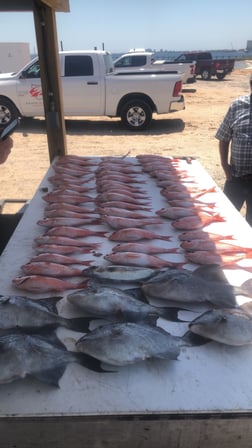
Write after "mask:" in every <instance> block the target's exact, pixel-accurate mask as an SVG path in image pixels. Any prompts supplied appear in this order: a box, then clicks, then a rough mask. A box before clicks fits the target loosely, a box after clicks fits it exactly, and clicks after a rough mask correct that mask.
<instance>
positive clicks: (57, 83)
mask: <svg viewBox="0 0 252 448" xmlns="http://www.w3.org/2000/svg"><path fill="white" fill-rule="evenodd" d="M33 14H34V23H35V31H36V38H37V45H38V53H39V64H40V75H41V84H42V92H43V101H44V111H45V120H46V128H47V140H48V148H49V158H50V161H51V162H52V160H53V159H54V158H55V157H56V156H60V155H65V154H66V153H67V148H66V134H65V120H64V109H63V100H62V98H63V95H62V87H61V76H60V74H61V73H60V63H59V56H58V53H59V49H58V42H57V28H56V18H55V11H54V10H53V9H52V8H50V7H48V6H47V5H45V3H44V2H42V1H41V0H35V1H34V9H33Z"/></svg>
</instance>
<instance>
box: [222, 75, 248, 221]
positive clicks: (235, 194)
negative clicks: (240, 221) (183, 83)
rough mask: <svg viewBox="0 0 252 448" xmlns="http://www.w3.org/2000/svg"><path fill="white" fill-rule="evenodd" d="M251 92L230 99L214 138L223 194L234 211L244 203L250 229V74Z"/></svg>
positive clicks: (239, 208)
mask: <svg viewBox="0 0 252 448" xmlns="http://www.w3.org/2000/svg"><path fill="white" fill-rule="evenodd" d="M249 82H250V91H251V93H250V94H248V95H245V96H240V97H238V98H237V99H236V100H234V101H233V102H232V103H231V105H230V107H229V109H228V111H227V113H226V115H225V117H224V119H223V121H222V123H221V125H220V127H219V129H218V130H217V132H216V135H215V137H216V138H217V139H218V140H219V153H220V160H221V166H222V168H223V170H224V173H225V176H226V181H225V184H224V190H223V191H224V193H225V195H226V196H227V197H228V198H229V200H230V201H231V202H232V203H233V205H234V206H235V207H236V209H237V210H239V211H240V210H241V208H242V206H243V204H244V203H245V204H246V220H247V221H248V223H249V224H250V225H251V226H252V101H251V100H252V75H251V76H250V80H249Z"/></svg>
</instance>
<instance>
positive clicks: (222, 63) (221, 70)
mask: <svg viewBox="0 0 252 448" xmlns="http://www.w3.org/2000/svg"><path fill="white" fill-rule="evenodd" d="M176 61H178V62H189V61H195V62H196V67H195V74H196V76H198V75H200V76H201V78H202V79H204V80H205V81H207V80H209V79H210V78H211V77H212V76H216V78H217V79H224V78H225V76H226V75H227V74H228V73H231V72H232V70H233V68H234V63H235V60H234V59H214V58H213V56H212V53H211V52H209V51H190V52H186V53H182V54H181V55H179V56H178V57H177V58H176Z"/></svg>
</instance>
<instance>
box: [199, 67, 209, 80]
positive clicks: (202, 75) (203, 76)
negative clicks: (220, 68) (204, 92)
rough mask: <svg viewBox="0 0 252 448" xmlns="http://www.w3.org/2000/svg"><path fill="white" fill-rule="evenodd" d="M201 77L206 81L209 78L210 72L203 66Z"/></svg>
mask: <svg viewBox="0 0 252 448" xmlns="http://www.w3.org/2000/svg"><path fill="white" fill-rule="evenodd" d="M201 78H202V79H204V81H208V80H209V79H210V78H211V73H210V70H209V69H208V68H204V69H203V70H202V72H201Z"/></svg>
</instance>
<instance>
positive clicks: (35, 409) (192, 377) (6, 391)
mask: <svg viewBox="0 0 252 448" xmlns="http://www.w3.org/2000/svg"><path fill="white" fill-rule="evenodd" d="M186 165H187V164H186V162H185V166H186ZM187 168H188V170H191V172H192V173H197V177H198V178H199V179H200V180H201V181H202V185H204V186H205V187H207V186H212V185H213V180H212V179H211V178H210V177H209V176H208V174H207V173H206V172H205V170H204V169H203V168H202V166H201V165H200V163H198V162H197V161H193V163H192V164H191V165H187ZM51 174H52V167H51V168H50V169H49V172H48V173H47V175H46V176H45V178H44V180H43V181H42V183H41V185H40V187H39V188H38V191H37V193H36V195H35V197H34V198H33V199H32V201H31V203H30V205H29V207H28V209H27V211H26V212H25V214H24V217H23V219H22V220H21V222H20V224H19V226H18V228H17V229H16V232H15V234H14V236H13V237H12V239H11V241H10V242H9V244H8V246H7V248H6V250H5V251H4V253H3V254H2V256H1V260H0V284H1V291H0V293H1V294H13V295H27V296H28V297H34V295H33V294H32V293H27V294H26V293H24V291H20V290H17V289H16V288H15V287H14V286H12V283H11V280H12V279H13V278H14V277H16V276H18V275H20V274H21V271H20V266H21V265H22V264H24V263H27V262H28V261H29V259H30V258H31V256H32V255H34V254H35V250H34V248H33V247H32V245H33V240H34V237H35V236H36V235H39V234H42V233H43V231H44V230H43V228H42V227H40V226H38V225H37V224H36V223H37V221H38V219H41V218H42V217H43V207H44V205H45V202H44V201H43V200H42V196H43V195H44V194H45V192H44V191H42V190H43V189H44V188H45V187H49V189H52V186H51V184H49V183H48V181H47V178H48V176H49V175H51ZM145 188H146V186H145ZM148 189H149V191H150V192H151V194H152V197H153V204H154V203H155V210H158V209H160V208H161V207H162V206H165V200H164V198H162V197H161V196H160V195H159V191H158V189H157V188H156V187H155V184H154V181H152V180H150V181H149V183H148ZM208 196H209V198H210V199H209V202H210V201H211V202H212V201H213V198H214V200H215V201H216V202H217V204H218V205H219V207H220V210H221V213H222V214H223V215H224V214H225V215H226V217H227V222H226V223H219V224H211V225H210V226H209V230H210V231H211V232H217V233H220V232H223V234H233V235H235V236H236V237H237V239H238V240H239V241H240V243H241V244H242V243H243V244H246V245H249V242H251V243H250V244H251V245H252V231H251V228H250V227H249V226H248V224H247V223H246V222H245V220H244V219H243V218H242V217H241V215H240V214H239V213H238V212H237V211H236V210H235V209H234V208H233V206H232V205H231V204H230V203H229V201H227V199H226V198H225V197H224V195H223V194H222V192H221V191H220V190H218V191H217V193H209V194H208V195H206V198H205V199H206V201H207V200H208ZM167 226H169V234H172V232H173V235H174V239H176V238H177V236H176V232H175V231H173V230H172V228H171V226H170V223H169V222H168V220H167V221H166V223H165V227H164V233H165V232H167ZM159 227H160V226H159ZM97 228H98V227H97ZM99 228H101V226H100V227H99ZM152 230H153V228H152ZM158 230H159V231H160V228H159V229H158ZM167 233H168V232H167ZM110 244H111V243H110ZM162 244H163V243H162ZM172 245H173V247H174V240H173V243H171V246H172ZM105 249H106V248H105V246H104V248H103V250H105ZM176 257H178V259H179V257H180V256H176ZM97 262H99V263H104V260H103V258H99V259H97V258H96V259H95V263H96V264H97ZM251 275H252V274H249V273H248V272H246V271H243V270H240V269H238V270H237V271H230V273H228V272H227V276H230V282H231V283H232V284H236V285H240V284H241V283H242V282H243V281H244V280H246V279H248V278H250V277H251ZM48 295H50V294H41V297H46V296H48ZM36 297H40V295H36ZM64 300H65V299H63V301H62V305H61V308H60V309H61V312H62V313H63V314H64V315H66V316H68V315H69V309H68V307H67V305H66V303H65V301H64ZM159 325H160V326H163V327H164V328H165V329H168V330H169V331H170V332H171V333H172V334H174V335H182V334H184V332H185V331H186V330H187V324H185V323H171V322H168V321H164V320H162V319H159ZM58 334H59V336H60V337H61V339H62V340H63V341H64V342H65V343H66V344H68V345H69V346H71V345H72V344H73V341H74V339H76V338H79V337H80V336H81V335H80V334H79V333H74V332H70V331H68V330H66V329H59V330H58ZM251 371H252V347H251V346H248V347H230V346H226V345H221V344H218V343H214V342H212V343H209V344H207V345H204V346H201V347H194V348H192V347H190V348H183V349H182V350H181V354H180V356H179V359H178V360H177V361H155V362H146V363H139V364H135V365H131V366H128V367H121V368H118V371H117V372H116V373H94V372H91V371H88V370H87V369H85V368H83V367H81V366H80V365H77V364H71V365H68V366H67V369H66V371H65V373H64V375H63V377H62V378H61V380H60V387H59V388H53V387H50V386H48V385H46V384H43V383H41V382H38V381H35V380H33V379H25V380H20V381H16V382H13V383H11V384H5V385H0V403H1V408H0V409H1V410H0V416H10V415H16V416H21V417H24V416H29V415H31V416H45V415H66V416H67V415H84V416H85V415H98V414H99V415H114V414H117V415H120V414H148V413H190V412H194V413H201V412H202V413H205V412H206V413H208V412H209V413H212V412H218V411H222V412H227V413H228V412H243V411H244V412H245V411H252V383H251Z"/></svg>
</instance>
